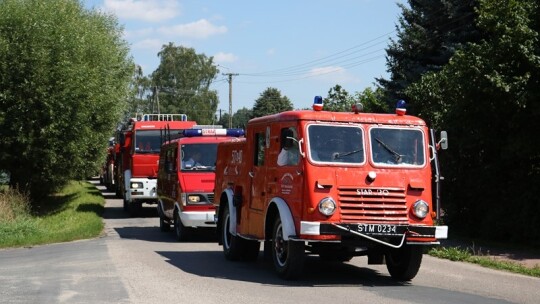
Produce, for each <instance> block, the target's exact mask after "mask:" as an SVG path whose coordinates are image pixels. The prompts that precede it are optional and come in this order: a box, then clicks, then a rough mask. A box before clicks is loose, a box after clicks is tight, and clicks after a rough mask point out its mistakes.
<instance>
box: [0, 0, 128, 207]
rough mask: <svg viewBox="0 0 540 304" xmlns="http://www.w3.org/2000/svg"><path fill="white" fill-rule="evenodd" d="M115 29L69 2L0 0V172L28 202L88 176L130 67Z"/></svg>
mask: <svg viewBox="0 0 540 304" xmlns="http://www.w3.org/2000/svg"><path fill="white" fill-rule="evenodd" d="M121 37H122V28H121V27H120V26H119V25H118V22H117V20H116V19H115V18H114V17H113V16H110V15H106V14H103V13H101V12H98V11H94V10H86V9H85V8H84V7H83V5H82V4H81V2H79V1H74V0H55V1H52V0H48V1H42V0H3V1H0V147H2V148H1V149H0V171H6V172H9V173H10V177H11V179H10V185H11V186H12V187H19V189H20V190H22V191H25V192H29V194H30V195H31V197H32V198H33V199H34V200H35V199H37V198H40V197H42V196H43V195H46V194H49V193H51V192H53V191H55V190H57V189H58V188H60V187H62V186H63V185H65V184H66V182H67V181H68V180H70V179H79V178H86V177H88V176H91V175H92V174H95V173H96V172H97V168H98V163H97V162H98V160H101V159H102V155H103V152H104V151H105V147H106V145H107V139H108V137H109V136H110V134H111V131H112V130H113V129H114V128H115V124H116V122H117V121H119V119H120V117H121V115H122V112H123V110H124V108H125V101H126V99H127V97H128V94H129V90H128V84H129V81H130V77H131V75H132V72H133V63H132V61H131V59H130V58H129V49H128V45H127V43H126V42H125V41H124V40H123V39H122V38H121Z"/></svg>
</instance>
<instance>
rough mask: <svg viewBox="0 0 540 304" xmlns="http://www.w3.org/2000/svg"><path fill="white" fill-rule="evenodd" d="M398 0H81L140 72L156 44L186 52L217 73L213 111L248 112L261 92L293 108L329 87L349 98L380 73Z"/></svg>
mask: <svg viewBox="0 0 540 304" xmlns="http://www.w3.org/2000/svg"><path fill="white" fill-rule="evenodd" d="M405 2H406V1H405V0H334V1H331V0H288V1H285V0H273V1H255V0H252V1H248V0H228V1H219V0H214V1H212V0H87V1H84V3H85V5H86V6H87V7H88V8H92V7H93V8H97V9H100V10H104V11H107V12H110V13H113V14H115V15H116V16H117V17H118V20H119V22H120V24H121V25H122V26H123V27H124V30H125V33H124V34H125V36H124V38H125V39H126V40H127V41H128V42H129V44H130V47H131V54H132V56H133V58H134V60H135V62H136V63H137V64H139V65H141V66H142V68H143V72H144V74H145V75H148V74H150V73H152V72H153V71H154V70H155V69H156V68H157V66H158V64H159V58H158V56H157V53H158V52H159V51H160V49H161V47H162V45H163V44H168V43H169V42H173V43H174V44H175V45H176V46H180V45H182V46H185V47H191V48H194V49H195V51H196V52H197V53H198V54H205V55H206V56H208V57H210V56H212V57H214V62H215V63H216V64H217V65H218V68H219V69H220V74H219V76H218V77H217V79H216V81H215V83H214V84H213V86H212V89H215V90H217V91H218V95H219V100H220V104H219V106H218V108H219V109H222V110H224V111H225V112H227V111H228V109H229V84H228V82H227V77H226V76H224V75H222V74H224V73H235V74H238V75H237V76H234V77H233V81H232V101H233V111H236V110H238V109H239V108H242V107H247V108H252V107H253V105H254V103H255V100H256V99H257V98H259V97H260V95H261V93H262V92H263V91H264V90H266V89H267V88H269V87H272V88H277V89H278V90H280V91H281V94H282V96H287V97H288V98H289V99H290V100H291V101H292V103H293V105H294V107H295V108H306V107H310V106H311V104H312V101H313V97H314V96H315V95H322V96H323V97H325V96H327V94H328V90H329V89H330V88H332V87H334V86H335V85H336V84H339V85H341V86H342V87H343V88H344V89H345V90H347V91H348V92H349V93H351V94H352V93H354V92H358V91H363V90H364V89H365V88H367V87H373V83H374V82H375V78H376V77H381V76H383V77H386V76H388V74H387V72H386V60H385V52H384V49H385V48H386V47H387V45H388V43H389V39H390V38H395V36H396V32H395V26H396V24H397V21H398V18H399V16H400V12H401V11H400V9H399V8H398V6H397V4H396V3H405Z"/></svg>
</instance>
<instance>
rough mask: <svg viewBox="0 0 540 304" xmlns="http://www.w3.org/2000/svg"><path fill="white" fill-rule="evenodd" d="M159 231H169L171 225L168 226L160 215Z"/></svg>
mask: <svg viewBox="0 0 540 304" xmlns="http://www.w3.org/2000/svg"><path fill="white" fill-rule="evenodd" d="M159 230H160V231H162V232H168V231H171V224H169V222H168V221H166V220H165V219H164V218H163V216H162V215H160V216H159Z"/></svg>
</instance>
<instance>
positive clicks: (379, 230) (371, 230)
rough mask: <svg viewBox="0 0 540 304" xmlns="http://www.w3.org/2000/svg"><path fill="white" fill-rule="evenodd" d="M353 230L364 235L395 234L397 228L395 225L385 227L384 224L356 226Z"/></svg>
mask: <svg viewBox="0 0 540 304" xmlns="http://www.w3.org/2000/svg"><path fill="white" fill-rule="evenodd" d="M351 228H355V229H354V230H356V231H357V232H360V233H366V234H396V233H397V232H398V231H397V226H396V225H386V224H358V225H356V227H354V226H353V227H351Z"/></svg>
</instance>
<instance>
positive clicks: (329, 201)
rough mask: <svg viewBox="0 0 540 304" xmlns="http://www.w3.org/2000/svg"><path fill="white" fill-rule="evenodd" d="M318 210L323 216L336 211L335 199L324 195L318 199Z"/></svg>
mask: <svg viewBox="0 0 540 304" xmlns="http://www.w3.org/2000/svg"><path fill="white" fill-rule="evenodd" d="M318 207H319V212H320V213H321V214H323V215H325V216H331V215H332V214H334V213H335V212H336V209H337V205H336V201H334V199H333V198H331V197H329V196H328V197H325V198H323V199H321V200H320V201H319V204H318Z"/></svg>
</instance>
